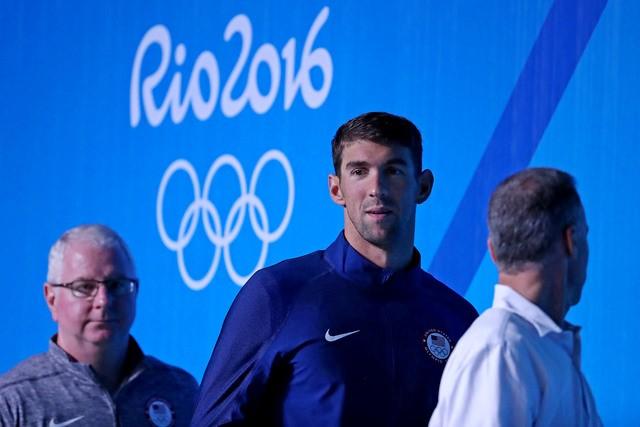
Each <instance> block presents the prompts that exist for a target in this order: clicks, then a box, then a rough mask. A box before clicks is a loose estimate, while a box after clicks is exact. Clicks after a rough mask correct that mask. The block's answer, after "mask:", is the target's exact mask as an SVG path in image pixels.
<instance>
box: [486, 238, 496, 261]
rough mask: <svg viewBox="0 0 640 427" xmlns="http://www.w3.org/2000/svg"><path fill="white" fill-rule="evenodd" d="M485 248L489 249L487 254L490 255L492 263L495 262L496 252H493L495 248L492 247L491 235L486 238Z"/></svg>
mask: <svg viewBox="0 0 640 427" xmlns="http://www.w3.org/2000/svg"><path fill="white" fill-rule="evenodd" d="M487 249H488V250H489V256H490V257H491V261H493V263H494V264H496V253H495V250H494V249H493V243H492V242H491V237H489V238H488V239H487ZM496 265H497V264H496Z"/></svg>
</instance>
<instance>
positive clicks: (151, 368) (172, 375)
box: [144, 355, 198, 389]
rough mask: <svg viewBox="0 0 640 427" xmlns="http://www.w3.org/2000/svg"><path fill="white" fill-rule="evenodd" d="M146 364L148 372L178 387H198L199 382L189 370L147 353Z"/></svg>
mask: <svg viewBox="0 0 640 427" xmlns="http://www.w3.org/2000/svg"><path fill="white" fill-rule="evenodd" d="M144 364H145V366H146V371H147V373H148V374H152V375H154V376H159V377H161V378H163V380H164V381H166V382H170V383H173V384H175V385H176V386H177V387H185V389H193V388H197V387H198V382H197V381H196V379H195V378H194V377H193V375H191V374H190V373H189V372H187V371H185V370H184V369H182V368H179V367H177V366H173V365H170V364H168V363H165V362H163V361H162V360H160V359H158V358H156V357H153V356H148V355H146V356H145V358H144Z"/></svg>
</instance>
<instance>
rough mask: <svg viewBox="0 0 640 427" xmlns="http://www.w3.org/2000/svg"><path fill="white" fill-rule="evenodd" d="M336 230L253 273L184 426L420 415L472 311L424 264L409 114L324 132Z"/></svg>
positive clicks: (374, 420) (340, 422)
mask: <svg viewBox="0 0 640 427" xmlns="http://www.w3.org/2000/svg"><path fill="white" fill-rule="evenodd" d="M332 152H333V162H334V167H335V175H330V176H329V193H330V196H331V198H332V200H333V201H334V202H335V203H336V204H338V205H340V206H342V207H343V208H344V231H343V232H341V233H340V234H339V235H338V237H337V238H336V240H335V241H334V242H333V243H332V244H331V245H330V246H329V247H328V248H327V249H326V250H322V251H317V252H314V253H311V254H308V255H305V256H302V257H300V258H295V259H290V260H286V261H283V262H281V263H279V264H276V265H274V266H272V267H269V268H265V269H263V270H261V271H259V272H257V273H256V274H255V275H254V276H253V277H252V278H251V279H250V280H249V281H248V282H247V284H246V285H245V286H244V287H243V288H242V290H241V291H240V292H239V294H238V296H237V297H236V300H235V301H234V303H233V305H232V306H231V309H230V310H229V313H228V314H227V317H226V319H225V322H224V325H223V327H222V331H221V333H220V336H219V338H218V342H217V344H216V347H215V349H214V351H213V355H212V357H211V361H210V362H209V366H208V367H207V370H206V372H205V375H204V378H203V380H202V384H201V390H200V397H199V402H198V405H197V407H196V411H195V415H194V418H193V421H192V425H197V426H211V425H216V426H217V425H256V426H322V427H326V426H360V425H366V426H368V427H371V426H414V425H415V426H425V425H427V422H428V420H429V417H430V415H431V412H432V411H433V409H434V408H435V406H436V403H437V391H438V385H439V383H440V377H441V375H442V370H443V368H444V364H445V362H446V360H447V358H448V356H449V354H450V352H451V350H452V348H453V347H454V346H455V344H456V342H457V340H458V339H459V338H460V336H461V335H462V334H463V333H464V331H465V330H466V329H467V327H468V326H469V325H470V324H471V323H472V322H473V320H474V319H475V318H476V317H477V312H476V311H475V309H474V308H473V307H472V306H471V305H470V304H469V303H468V302H467V301H465V300H464V299H463V298H462V297H460V296H459V295H458V294H456V293H455V292H454V291H452V290H450V289H449V288H448V287H446V286H445V285H444V284H442V283H440V282H439V281H438V280H436V279H435V278H433V277H432V276H431V275H429V274H428V273H426V272H425V271H423V270H422V269H421V268H420V254H419V253H418V251H417V250H416V249H415V248H414V232H415V217H416V206H417V204H420V203H423V202H424V201H425V200H427V198H428V197H429V194H430V192H431V188H432V185H433V175H432V173H431V171H429V170H428V169H425V170H422V137H421V135H420V132H419V131H418V129H417V128H416V127H415V125H413V123H411V122H410V121H408V120H407V119H405V118H402V117H398V116H394V115H392V114H387V113H367V114H363V115H361V116H359V117H356V118H354V119H352V120H350V121H348V122H347V123H345V124H344V125H342V126H341V127H340V128H339V129H338V131H337V132H336V135H335V136H334V138H333V141H332Z"/></svg>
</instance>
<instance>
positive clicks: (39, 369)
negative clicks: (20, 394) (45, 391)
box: [0, 353, 61, 393]
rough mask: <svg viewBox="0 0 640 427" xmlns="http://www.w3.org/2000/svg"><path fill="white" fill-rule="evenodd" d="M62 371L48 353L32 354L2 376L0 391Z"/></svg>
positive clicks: (3, 391)
mask: <svg viewBox="0 0 640 427" xmlns="http://www.w3.org/2000/svg"><path fill="white" fill-rule="evenodd" d="M60 371H61V369H60V368H59V367H58V366H57V365H56V364H54V363H53V361H52V360H51V358H50V357H49V355H48V353H41V354H37V355H34V356H31V357H29V358H28V359H25V360H23V361H22V362H20V363H19V364H18V365H16V366H15V367H14V368H12V369H11V370H9V371H8V372H7V373H5V374H4V375H2V376H0V393H5V392H6V391H7V390H10V389H15V388H18V387H20V385H22V384H24V383H26V382H34V381H38V380H40V379H43V378H48V377H51V376H53V375H56V374H58V373H59V372H60Z"/></svg>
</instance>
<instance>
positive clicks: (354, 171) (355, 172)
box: [351, 169, 365, 176]
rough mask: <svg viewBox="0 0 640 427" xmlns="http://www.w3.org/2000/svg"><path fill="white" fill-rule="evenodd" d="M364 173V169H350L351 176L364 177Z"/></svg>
mask: <svg viewBox="0 0 640 427" xmlns="http://www.w3.org/2000/svg"><path fill="white" fill-rule="evenodd" d="M364 173H365V171H364V169H352V170H351V175H356V176H360V175H364Z"/></svg>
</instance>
